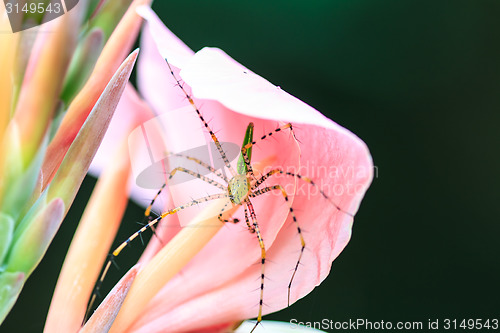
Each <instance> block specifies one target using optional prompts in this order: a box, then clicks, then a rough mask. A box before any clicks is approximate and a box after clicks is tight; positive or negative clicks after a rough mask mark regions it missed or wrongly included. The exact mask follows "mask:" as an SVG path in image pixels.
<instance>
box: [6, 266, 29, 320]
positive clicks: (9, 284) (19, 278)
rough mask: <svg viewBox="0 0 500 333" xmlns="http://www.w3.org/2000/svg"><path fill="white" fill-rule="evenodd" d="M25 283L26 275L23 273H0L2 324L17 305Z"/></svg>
mask: <svg viewBox="0 0 500 333" xmlns="http://www.w3.org/2000/svg"><path fill="white" fill-rule="evenodd" d="M24 281H25V274H24V273H22V272H2V273H0V324H1V323H2V322H3V321H4V319H5V317H7V314H8V313H9V311H10V309H11V308H12V307H13V306H14V304H15V303H16V300H17V297H18V296H19V293H20V292H21V289H22V287H23V284H24Z"/></svg>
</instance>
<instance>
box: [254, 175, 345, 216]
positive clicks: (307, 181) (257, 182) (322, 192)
mask: <svg viewBox="0 0 500 333" xmlns="http://www.w3.org/2000/svg"><path fill="white" fill-rule="evenodd" d="M275 174H282V175H286V176H290V177H295V178H297V179H300V180H303V181H305V182H306V183H309V184H311V185H312V186H314V187H315V188H316V189H317V190H318V192H319V193H321V195H322V196H323V197H324V198H325V199H326V200H328V201H329V202H330V203H331V204H332V205H333V206H334V207H335V209H337V210H338V211H339V212H342V213H344V214H346V215H348V216H350V217H354V215H353V214H352V213H349V212H348V211H345V210H343V209H342V208H340V206H339V205H337V204H336V203H335V202H333V200H332V199H331V198H330V197H329V196H327V195H326V193H325V192H324V191H323V190H321V189H320V188H319V186H318V184H316V183H315V182H314V181H313V180H312V179H311V178H309V177H305V176H302V175H299V174H297V173H293V172H286V171H283V170H280V169H273V170H271V171H269V172H268V173H266V174H265V175H263V176H262V177H260V178H259V179H258V180H257V181H256V182H255V183H254V184H253V186H252V188H251V190H254V189H257V188H258V187H259V186H260V185H261V184H262V183H263V182H264V181H265V180H266V179H268V178H269V177H271V176H272V175H275Z"/></svg>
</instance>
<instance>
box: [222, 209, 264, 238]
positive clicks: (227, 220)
mask: <svg viewBox="0 0 500 333" xmlns="http://www.w3.org/2000/svg"><path fill="white" fill-rule="evenodd" d="M228 204H229V203H226V205H225V206H224V208H223V209H222V211H221V212H220V213H219V216H218V219H219V221H221V222H224V223H227V222H231V223H238V222H240V220H239V219H237V218H230V219H223V218H222V213H224V211H225V210H226V207H227V205H228ZM243 209H244V211H245V221H246V223H247V227H248V231H250V232H251V233H254V232H255V228H254V227H253V226H252V224H251V223H250V220H249V218H248V209H247V206H246V205H243Z"/></svg>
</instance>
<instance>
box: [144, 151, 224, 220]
mask: <svg viewBox="0 0 500 333" xmlns="http://www.w3.org/2000/svg"><path fill="white" fill-rule="evenodd" d="M172 156H178V157H182V158H185V159H187V160H190V161H193V162H195V163H196V164H199V165H201V166H202V167H204V168H206V169H207V170H209V171H210V172H212V173H214V174H215V175H216V176H217V177H219V178H221V179H224V181H225V182H226V183H228V182H229V180H228V179H227V177H226V176H225V175H224V174H222V172H220V171H219V170H215V168H214V167H212V166H211V165H210V164H207V163H205V162H203V161H202V160H200V159H197V158H195V157H191V156H187V155H183V154H172ZM197 178H200V177H197ZM170 179H171V177H170V178H169V180H170ZM210 181H212V182H215V181H213V180H210ZM165 186H167V184H166V183H163V185H162V186H161V188H160V189H159V190H158V192H157V193H156V195H155V196H154V198H153V200H151V202H150V204H149V206H148V207H147V208H146V211H145V212H144V215H145V216H146V218H149V216H150V214H151V209H152V207H153V205H154V203H155V200H156V199H157V198H158V197H159V196H160V194H161V192H162V191H163V190H164V189H165ZM223 190H226V189H225V188H224V189H223Z"/></svg>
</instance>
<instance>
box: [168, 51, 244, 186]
mask: <svg viewBox="0 0 500 333" xmlns="http://www.w3.org/2000/svg"><path fill="white" fill-rule="evenodd" d="M165 62H166V63H167V66H168V69H169V70H170V74H171V75H172V77H173V78H174V80H175V82H176V83H177V85H178V86H179V88H181V90H182V92H183V93H184V95H186V98H187V99H188V101H189V104H191V106H192V107H193V109H194V110H195V111H196V114H197V115H198V118H200V120H201V122H202V123H203V126H205V128H206V129H207V131H208V133H209V134H210V136H211V137H212V140H213V142H214V143H215V146H216V147H217V150H218V151H219V154H220V156H221V157H222V160H223V161H224V164H225V165H226V168H228V169H229V171H231V174H232V175H233V177H234V176H235V175H236V171H235V170H234V169H233V168H232V167H231V163H230V162H229V159H228V158H227V156H226V152H225V151H224V149H222V145H221V144H220V142H219V140H218V139H217V136H216V135H215V133H214V131H212V129H211V128H210V126H209V125H208V123H207V121H206V120H205V118H203V116H202V114H201V112H200V110H199V109H198V107H197V106H196V104H195V103H194V100H193V98H192V97H191V95H189V94H188V93H187V91H186V89H184V86H183V85H182V84H181V81H180V80H179V79H178V78H177V76H176V75H175V74H174V71H173V70H172V67H171V66H170V63H169V62H168V60H167V59H165Z"/></svg>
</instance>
